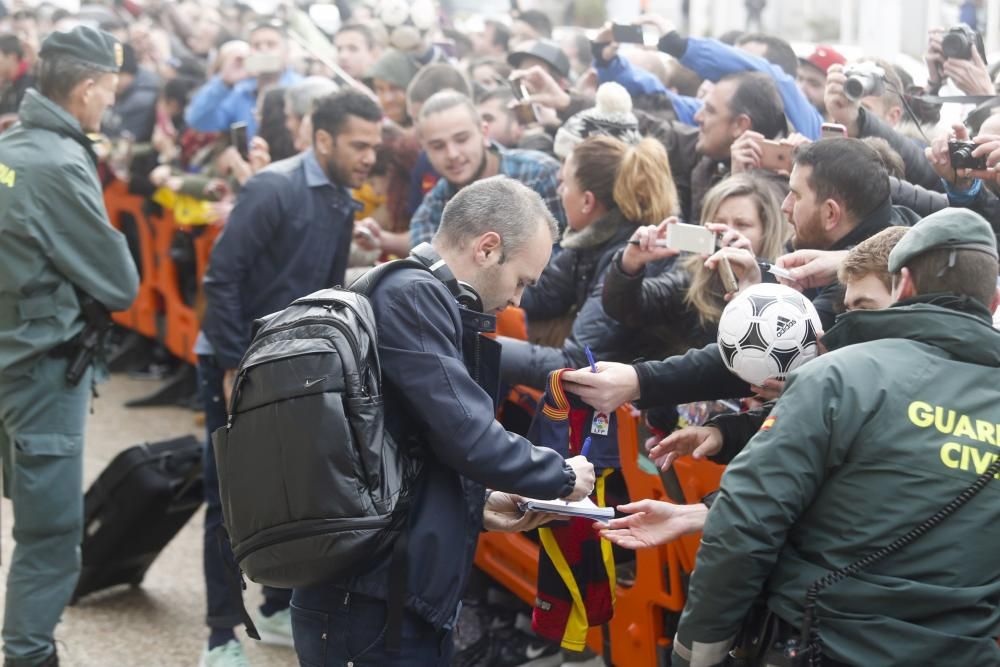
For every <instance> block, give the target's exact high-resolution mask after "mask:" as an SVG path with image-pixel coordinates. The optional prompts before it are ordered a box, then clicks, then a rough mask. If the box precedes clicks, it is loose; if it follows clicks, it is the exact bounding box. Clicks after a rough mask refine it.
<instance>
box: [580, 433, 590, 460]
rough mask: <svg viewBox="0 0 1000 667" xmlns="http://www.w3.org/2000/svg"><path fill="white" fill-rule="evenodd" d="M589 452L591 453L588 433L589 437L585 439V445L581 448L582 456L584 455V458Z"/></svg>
mask: <svg viewBox="0 0 1000 667" xmlns="http://www.w3.org/2000/svg"><path fill="white" fill-rule="evenodd" d="M589 453H590V436H589V435H588V436H587V439H586V440H584V441H583V447H581V448H580V456H582V457H583V458H587V454H589Z"/></svg>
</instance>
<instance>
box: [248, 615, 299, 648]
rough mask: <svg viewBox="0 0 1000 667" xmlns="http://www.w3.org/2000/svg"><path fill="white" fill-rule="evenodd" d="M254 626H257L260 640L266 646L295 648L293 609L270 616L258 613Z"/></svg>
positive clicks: (255, 616)
mask: <svg viewBox="0 0 1000 667" xmlns="http://www.w3.org/2000/svg"><path fill="white" fill-rule="evenodd" d="M253 624H254V625H256V626H257V632H258V633H260V640H261V641H262V642H264V643H265V644H273V645H275V646H288V647H289V648H294V647H295V642H294V641H292V610H291V609H282V610H281V611H276V612H274V613H273V614H271V615H270V616H264V615H263V614H261V613H260V611H258V612H257V613H256V614H254V619H253Z"/></svg>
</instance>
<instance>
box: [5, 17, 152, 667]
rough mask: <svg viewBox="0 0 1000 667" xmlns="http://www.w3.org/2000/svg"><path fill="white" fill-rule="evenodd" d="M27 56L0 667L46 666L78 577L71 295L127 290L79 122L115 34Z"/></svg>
mask: <svg viewBox="0 0 1000 667" xmlns="http://www.w3.org/2000/svg"><path fill="white" fill-rule="evenodd" d="M39 55H40V69H39V75H38V90H37V91H34V90H29V91H28V92H27V94H26V96H25V98H24V101H23V102H22V104H21V107H20V114H19V117H20V123H19V124H18V125H15V126H14V127H13V128H11V129H10V130H8V131H7V132H5V133H4V134H3V135H0V464H2V466H3V476H4V491H5V493H6V494H7V495H8V496H9V497H10V498H11V500H12V501H13V507H14V521H15V525H16V530H15V531H14V539H15V542H16V544H15V547H14V554H13V557H12V559H11V562H10V564H9V573H8V578H7V596H6V601H5V612H4V624H3V641H4V646H3V652H4V657H5V661H4V665H5V667H24V666H30V667H35V666H36V665H45V666H46V667H51V666H52V665H57V664H58V658H57V657H56V653H55V645H54V643H53V639H52V637H53V631H54V629H55V626H56V624H57V623H58V621H59V617H60V615H61V614H62V610H63V608H64V607H65V605H66V603H67V602H68V601H69V598H70V596H71V594H72V592H73V589H74V587H75V585H76V580H77V577H78V575H79V568H80V562H79V561H80V556H79V545H80V539H81V537H82V522H83V507H82V497H83V489H82V461H83V432H84V427H85V422H86V415H87V408H88V405H89V400H90V393H91V383H92V380H93V375H92V374H93V369H88V371H87V372H86V373H85V374H84V377H83V378H82V379H81V381H80V382H79V384H78V385H76V386H70V385H69V384H68V383H67V382H66V380H65V374H66V368H67V365H68V363H69V360H68V356H69V354H67V352H66V350H67V349H69V348H70V347H71V344H72V342H73V339H74V337H75V336H76V335H77V334H78V333H79V332H80V331H81V330H82V329H83V327H84V319H83V316H82V314H81V310H80V305H79V302H78V296H77V294H78V292H84V293H86V294H88V295H89V296H91V297H93V298H94V299H96V300H97V301H99V302H100V303H101V304H103V305H104V306H105V307H106V308H108V309H109V310H121V309H125V308H127V307H128V306H129V305H130V304H131V303H132V300H133V299H134V298H135V295H136V292H137V290H138V274H137V271H136V268H135V264H134V262H133V260H132V258H131V255H130V253H129V251H128V247H127V245H126V243H125V239H124V237H123V236H122V234H120V233H119V232H117V231H115V230H114V229H113V228H112V227H111V225H110V223H109V221H108V219H107V213H106V211H105V208H104V203H103V199H102V196H101V185H100V182H99V180H98V177H97V164H96V158H95V156H94V154H93V151H92V149H91V143H90V141H89V140H88V139H87V136H86V134H85V132H88V131H91V132H93V131H96V130H97V129H98V128H99V127H100V120H101V116H102V114H103V113H104V111H105V110H106V109H107V108H108V107H109V106H110V105H111V104H112V103H113V102H114V94H115V85H116V82H117V74H116V72H117V71H118V67H119V66H120V64H121V60H120V57H121V45H120V44H119V43H118V42H117V41H116V40H115V39H114V37H112V36H111V35H109V34H107V33H104V32H101V31H98V30H94V29H91V28H86V27H78V28H75V29H73V30H72V31H70V32H58V33H53V34H52V35H50V36H49V37H48V38H46V40H45V41H44V42H43V43H42V48H41V51H40V54H39ZM67 344H68V345H67Z"/></svg>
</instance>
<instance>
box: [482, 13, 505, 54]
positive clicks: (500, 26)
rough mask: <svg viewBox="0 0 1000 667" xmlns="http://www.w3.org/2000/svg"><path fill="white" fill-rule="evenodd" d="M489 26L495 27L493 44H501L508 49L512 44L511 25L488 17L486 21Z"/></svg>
mask: <svg viewBox="0 0 1000 667" xmlns="http://www.w3.org/2000/svg"><path fill="white" fill-rule="evenodd" d="M486 25H487V26H492V28H493V45H494V46H499V47H500V48H502V49H503V50H504V51H506V50H507V49H508V48H510V47H509V44H510V26H508V25H507V24H506V23H503V22H501V21H497V20H496V19H488V20H487V21H486Z"/></svg>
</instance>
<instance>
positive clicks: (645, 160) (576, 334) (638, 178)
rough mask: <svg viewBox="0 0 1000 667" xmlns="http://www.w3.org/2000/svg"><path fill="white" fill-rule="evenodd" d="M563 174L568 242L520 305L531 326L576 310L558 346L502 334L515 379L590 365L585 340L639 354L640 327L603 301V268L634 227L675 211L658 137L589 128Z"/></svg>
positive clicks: (609, 355)
mask: <svg viewBox="0 0 1000 667" xmlns="http://www.w3.org/2000/svg"><path fill="white" fill-rule="evenodd" d="M560 178H561V185H560V186H559V194H560V197H561V198H562V204H563V208H564V209H565V210H566V219H567V222H568V226H567V228H566V233H565V234H564V236H563V239H562V242H561V246H562V250H561V252H559V254H558V255H556V256H554V257H553V259H552V261H551V262H550V263H549V266H548V267H547V268H546V269H545V272H544V273H543V274H542V275H541V277H540V278H539V280H538V283H537V284H536V285H534V286H532V287H530V288H528V289H527V290H525V292H524V296H523V297H522V298H521V308H523V309H524V311H525V313H526V315H527V318H528V328H529V331H531V330H532V329H534V328H535V325H537V323H538V322H539V321H544V320H552V319H555V318H560V317H566V316H571V317H573V324H572V329H571V331H570V333H569V335H568V337H566V339H565V341H563V342H562V344H561V346H559V347H548V346H544V345H541V344H538V343H537V342H535V343H532V342H525V341H518V340H513V339H507V338H502V339H501V342H502V343H503V346H504V350H503V356H502V360H501V367H502V377H503V379H504V381H505V382H508V383H510V384H527V385H530V386H534V387H542V386H544V384H545V381H546V377H547V375H548V373H549V372H550V371H553V370H556V369H559V368H564V367H572V368H579V367H581V366H585V365H586V364H587V355H586V353H585V351H584V348H585V346H589V347H590V348H591V350H592V351H593V353H594V356H595V357H597V358H598V359H601V360H605V361H630V360H632V359H633V358H634V357H636V356H637V353H636V349H635V346H634V345H633V343H632V341H631V336H632V334H633V333H634V331H633V330H632V329H630V328H629V327H627V326H625V325H622V324H620V323H618V322H615V321H614V320H612V319H611V318H609V317H608V316H607V315H606V314H605V313H604V309H603V308H602V307H601V294H602V292H603V283H604V276H605V274H606V273H607V271H608V268H609V267H610V266H611V258H612V257H613V256H614V255H615V253H616V252H618V251H619V250H621V248H622V247H624V245H625V243H626V242H627V241H628V239H629V237H631V236H632V234H633V233H634V232H635V231H636V229H638V228H640V227H643V226H646V225H654V224H656V223H658V222H660V221H662V220H663V219H664V218H666V217H668V216H671V215H674V214H676V212H677V206H678V204H677V192H676V189H675V188H674V183H673V178H672V177H671V173H670V162H669V160H668V159H667V153H666V150H665V149H664V148H663V145H662V144H661V143H660V142H658V141H656V140H655V139H642V140H641V141H639V142H638V143H637V144H636V145H629V144H626V143H624V142H622V141H620V140H618V139H615V138H612V137H608V136H591V137H589V138H587V139H585V140H584V141H583V142H581V143H579V144H577V145H576V147H575V148H574V149H573V152H572V153H570V155H569V157H567V159H566V162H565V163H563V167H562V171H561V172H560Z"/></svg>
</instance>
